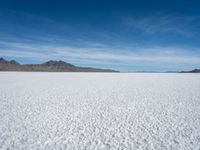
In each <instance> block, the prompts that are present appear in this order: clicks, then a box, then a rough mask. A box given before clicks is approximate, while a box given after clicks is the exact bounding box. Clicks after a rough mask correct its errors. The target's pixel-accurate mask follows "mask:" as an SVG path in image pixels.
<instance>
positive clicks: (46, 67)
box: [0, 58, 119, 72]
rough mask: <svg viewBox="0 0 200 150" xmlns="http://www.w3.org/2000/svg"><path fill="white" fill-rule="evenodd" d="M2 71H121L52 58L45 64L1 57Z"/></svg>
mask: <svg viewBox="0 0 200 150" xmlns="http://www.w3.org/2000/svg"><path fill="white" fill-rule="evenodd" d="M0 71H33V72H34V71H36V72H119V71H116V70H112V69H99V68H90V67H78V66H75V65H72V64H70V63H67V62H64V61H61V60H59V61H54V60H50V61H47V62H45V63H43V64H20V63H18V62H17V61H15V60H11V61H7V60H5V59H3V58H0Z"/></svg>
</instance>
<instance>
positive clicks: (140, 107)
mask: <svg viewBox="0 0 200 150" xmlns="http://www.w3.org/2000/svg"><path fill="white" fill-rule="evenodd" d="M0 149H3V150H4V149H14V150H21V149H24V150H30V149H48V150H51V149H55V150H57V149H69V150H72V149H75V150H79V149H80V150H82V149H88V150H94V149H100V150H101V149H102V150H103V149H109V150H110V149H113V150H115V149H120V150H121V149H130V150H135V149H141V150H143V149H150V150H151V149H155V150H171V149H172V150H199V149H200V74H181V73H177V74H176V73H171V74H170V73H169V74H167V73H166V74H165V73H157V74H156V73H149V74H148V73H144V74H142V73H33V72H29V73H25V72H0Z"/></svg>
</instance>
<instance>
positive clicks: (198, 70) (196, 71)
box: [180, 69, 200, 73]
mask: <svg viewBox="0 0 200 150" xmlns="http://www.w3.org/2000/svg"><path fill="white" fill-rule="evenodd" d="M180 73H200V69H193V70H190V71H181V72H180Z"/></svg>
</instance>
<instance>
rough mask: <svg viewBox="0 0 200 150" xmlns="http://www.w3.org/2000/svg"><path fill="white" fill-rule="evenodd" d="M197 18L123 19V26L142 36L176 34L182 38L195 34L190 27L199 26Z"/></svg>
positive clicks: (157, 16)
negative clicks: (182, 36)
mask: <svg viewBox="0 0 200 150" xmlns="http://www.w3.org/2000/svg"><path fill="white" fill-rule="evenodd" d="M199 21H200V17H198V16H177V15H167V16H166V15H165V16H162V15H155V16H145V17H140V18H137V17H130V16H129V17H127V16H126V17H123V18H122V22H123V24H125V25H127V26H128V27H129V28H130V29H133V30H140V31H142V32H143V33H144V34H157V33H176V34H180V35H184V36H192V35H194V34H196V32H195V31H194V30H193V28H192V26H193V25H194V24H196V23H198V24H199Z"/></svg>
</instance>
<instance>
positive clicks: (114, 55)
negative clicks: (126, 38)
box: [0, 43, 200, 66]
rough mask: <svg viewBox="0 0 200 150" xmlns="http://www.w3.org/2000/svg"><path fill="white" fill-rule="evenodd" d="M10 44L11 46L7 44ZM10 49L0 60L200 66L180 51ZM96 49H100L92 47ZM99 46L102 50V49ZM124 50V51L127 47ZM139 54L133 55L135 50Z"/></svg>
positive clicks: (15, 45) (17, 45)
mask: <svg viewBox="0 0 200 150" xmlns="http://www.w3.org/2000/svg"><path fill="white" fill-rule="evenodd" d="M4 44H5V43H4ZM7 44H8V43H7ZM9 45H10V47H9V48H6V49H4V50H3V49H1V50H0V56H2V57H5V56H7V57H8V56H9V57H21V58H34V59H39V60H44V61H46V60H49V59H63V60H65V61H68V62H73V63H77V64H78V63H79V62H80V61H81V63H82V64H84V63H96V64H120V65H125V64H134V63H141V64H149V63H150V64H152V65H157V66H158V65H159V64H160V65H161V66H162V65H180V64H200V59H199V57H200V56H199V55H191V54H189V53H188V51H187V50H185V49H180V48H172V47H171V48H161V47H155V48H139V47H134V48H132V50H131V49H130V48H129V49H128V50H125V52H122V51H121V50H120V49H113V48H112V47H109V46H107V45H102V44H97V43H93V44H88V46H89V45H91V47H87V48H77V47H68V46H48V45H37V44H32V45H31V44H25V43H9ZM93 45H95V46H96V45H97V47H93ZM99 45H100V46H99ZM124 49H125V47H124ZM135 49H136V50H137V51H139V53H134V50H135Z"/></svg>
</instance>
